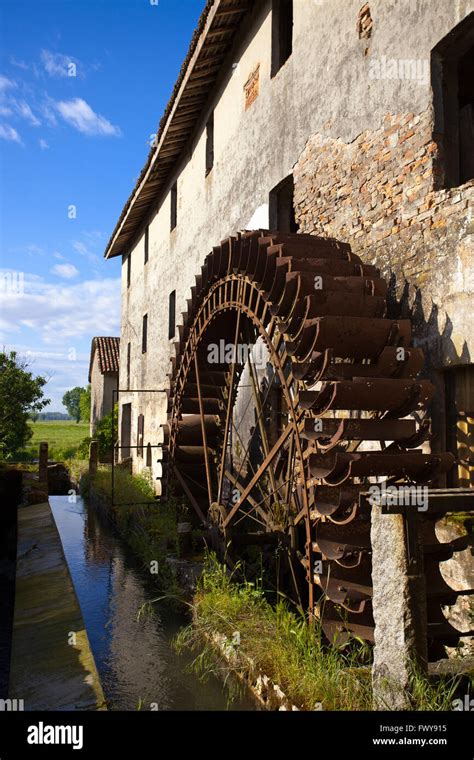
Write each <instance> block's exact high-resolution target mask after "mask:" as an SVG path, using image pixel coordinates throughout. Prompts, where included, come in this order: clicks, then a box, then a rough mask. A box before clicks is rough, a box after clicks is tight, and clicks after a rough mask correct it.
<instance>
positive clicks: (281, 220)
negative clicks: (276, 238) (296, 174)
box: [269, 174, 298, 232]
mask: <svg viewBox="0 0 474 760" xmlns="http://www.w3.org/2000/svg"><path fill="white" fill-rule="evenodd" d="M293 190H294V184H293V175H292V174H290V175H289V176H288V177H285V179H284V180H282V181H281V182H279V183H278V185H276V186H275V187H274V188H273V190H271V191H270V198H269V216H270V229H271V230H276V231H278V232H298V224H297V223H296V217H295V207H294V205H293Z"/></svg>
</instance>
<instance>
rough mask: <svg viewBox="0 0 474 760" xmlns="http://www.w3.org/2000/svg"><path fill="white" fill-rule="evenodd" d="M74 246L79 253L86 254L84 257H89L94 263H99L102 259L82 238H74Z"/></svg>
mask: <svg viewBox="0 0 474 760" xmlns="http://www.w3.org/2000/svg"><path fill="white" fill-rule="evenodd" d="M72 247H73V248H74V250H75V251H76V252H77V253H79V254H80V255H81V256H84V258H86V259H88V261H90V262H92V263H93V264H97V263H98V262H99V261H100V259H99V257H98V256H97V254H96V253H94V251H91V249H90V248H89V247H88V246H87V245H86V244H85V243H83V242H82V240H73V241H72Z"/></svg>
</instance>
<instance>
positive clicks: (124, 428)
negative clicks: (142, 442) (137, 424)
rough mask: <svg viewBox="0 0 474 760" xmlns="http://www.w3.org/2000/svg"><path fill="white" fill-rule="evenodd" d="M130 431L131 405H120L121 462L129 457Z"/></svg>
mask: <svg viewBox="0 0 474 760" xmlns="http://www.w3.org/2000/svg"><path fill="white" fill-rule="evenodd" d="M131 429H132V405H131V404H122V417H121V421H120V452H121V456H120V458H121V460H122V461H123V460H124V459H128V457H129V456H130V436H131Z"/></svg>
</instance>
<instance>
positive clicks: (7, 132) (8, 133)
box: [0, 124, 23, 145]
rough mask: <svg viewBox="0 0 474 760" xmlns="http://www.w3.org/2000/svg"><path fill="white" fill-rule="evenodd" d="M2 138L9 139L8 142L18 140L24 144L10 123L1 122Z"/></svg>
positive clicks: (0, 134) (0, 135) (0, 133)
mask: <svg viewBox="0 0 474 760" xmlns="http://www.w3.org/2000/svg"><path fill="white" fill-rule="evenodd" d="M0 139H2V140H7V141H8V142H16V143H18V144H19V145H22V144H23V143H22V142H21V137H20V135H19V134H18V132H17V131H16V129H14V128H13V127H10V125H9V124H0Z"/></svg>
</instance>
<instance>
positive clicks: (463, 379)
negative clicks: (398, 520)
mask: <svg viewBox="0 0 474 760" xmlns="http://www.w3.org/2000/svg"><path fill="white" fill-rule="evenodd" d="M445 389H446V391H445V401H446V449H447V451H451V453H452V454H454V456H455V457H456V464H455V465H454V467H452V469H451V470H450V471H449V472H448V474H447V484H448V487H449V488H472V487H474V454H473V451H474V365H473V364H470V365H469V366H467V367H455V368H453V369H449V370H447V372H446V374H445Z"/></svg>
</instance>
